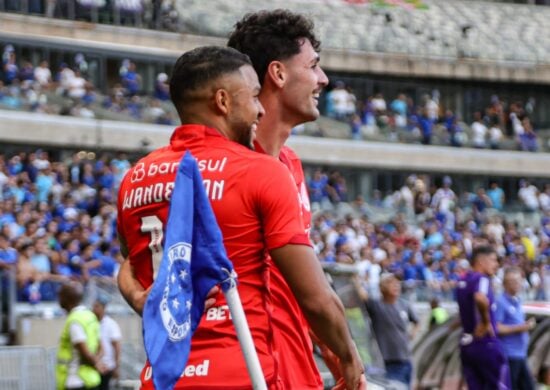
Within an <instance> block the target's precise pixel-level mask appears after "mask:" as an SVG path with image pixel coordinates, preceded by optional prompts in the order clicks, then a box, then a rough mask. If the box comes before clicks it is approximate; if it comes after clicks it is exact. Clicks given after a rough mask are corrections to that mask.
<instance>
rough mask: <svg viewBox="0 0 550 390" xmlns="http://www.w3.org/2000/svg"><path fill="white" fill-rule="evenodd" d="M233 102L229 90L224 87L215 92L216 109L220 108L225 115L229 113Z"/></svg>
mask: <svg viewBox="0 0 550 390" xmlns="http://www.w3.org/2000/svg"><path fill="white" fill-rule="evenodd" d="M230 103H231V97H230V95H229V92H228V91H227V90H225V89H223V88H220V89H218V90H217V91H216V93H215V94H214V104H215V105H216V109H217V110H219V111H220V112H221V113H223V114H224V115H227V114H228V113H229V105H230Z"/></svg>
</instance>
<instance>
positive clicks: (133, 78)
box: [120, 61, 141, 96]
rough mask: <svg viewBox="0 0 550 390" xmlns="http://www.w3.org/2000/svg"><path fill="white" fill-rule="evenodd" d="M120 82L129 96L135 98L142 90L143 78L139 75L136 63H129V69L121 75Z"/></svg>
mask: <svg viewBox="0 0 550 390" xmlns="http://www.w3.org/2000/svg"><path fill="white" fill-rule="evenodd" d="M120 82H121V84H122V86H123V87H124V88H125V90H126V95H128V96H134V95H135V94H137V93H138V92H139V91H140V90H141V76H140V75H139V74H138V73H137V70H136V64H135V63H133V62H132V61H129V63H128V68H127V69H126V70H124V71H123V72H122V74H121V77H120Z"/></svg>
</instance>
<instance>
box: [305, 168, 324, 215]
mask: <svg viewBox="0 0 550 390" xmlns="http://www.w3.org/2000/svg"><path fill="white" fill-rule="evenodd" d="M327 186H328V177H327V175H326V174H324V173H323V172H322V171H321V170H320V169H316V170H315V171H314V172H313V176H312V178H311V179H310V180H309V181H308V192H309V199H310V201H311V203H312V206H314V207H315V208H317V209H318V208H320V207H321V206H322V204H323V202H325V201H328V200H329V196H328V191H327Z"/></svg>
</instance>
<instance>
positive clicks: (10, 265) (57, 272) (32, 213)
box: [0, 150, 130, 302]
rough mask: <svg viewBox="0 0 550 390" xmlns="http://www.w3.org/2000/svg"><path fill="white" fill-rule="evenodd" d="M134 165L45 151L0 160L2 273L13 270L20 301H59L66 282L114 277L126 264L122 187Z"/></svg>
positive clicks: (123, 159) (23, 153)
mask: <svg viewBox="0 0 550 390" xmlns="http://www.w3.org/2000/svg"><path fill="white" fill-rule="evenodd" d="M129 167H130V163H129V162H128V160H127V159H126V158H125V157H124V155H120V156H118V157H116V158H108V157H107V156H100V157H99V158H97V159H96V158H95V155H93V154H86V153H77V154H75V155H74V156H73V157H72V159H71V161H69V162H60V161H51V160H50V158H49V156H48V153H47V152H45V151H42V150H37V151H35V152H29V153H26V152H21V153H18V154H15V155H13V156H4V155H2V156H1V157H0V186H1V189H2V190H1V191H0V199H1V200H2V202H1V205H2V206H1V207H2V210H1V212H0V269H13V270H14V271H15V274H16V281H17V294H18V299H19V300H21V301H30V302H39V301H40V300H55V299H56V287H57V285H58V283H59V282H61V281H63V280H69V279H76V280H80V281H83V282H86V281H88V280H89V279H90V278H92V277H98V278H102V279H106V280H107V281H108V280H111V281H112V282H114V275H115V271H116V269H117V265H118V264H119V262H120V261H121V259H120V251H119V246H118V242H117V237H116V206H115V201H116V193H117V188H118V187H117V186H118V183H119V182H120V180H121V179H122V176H123V175H124V173H125V172H126V170H127V169H128V168H129Z"/></svg>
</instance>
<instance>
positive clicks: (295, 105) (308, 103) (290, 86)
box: [281, 39, 328, 124]
mask: <svg viewBox="0 0 550 390" xmlns="http://www.w3.org/2000/svg"><path fill="white" fill-rule="evenodd" d="M281 62H282V63H283V64H284V65H285V69H286V72H287V77H288V78H287V80H286V82H285V87H284V94H283V96H284V98H283V105H284V106H285V109H286V110H285V111H286V113H287V114H288V115H290V116H291V117H292V118H293V119H295V122H296V124H299V123H304V122H309V121H312V120H315V119H317V117H319V108H318V105H319V95H320V93H321V90H322V89H323V88H324V87H325V86H326V85H327V84H328V78H327V75H326V74H325V72H324V71H323V70H322V69H321V67H320V66H319V53H317V52H316V51H315V49H313V46H312V45H311V42H310V41H309V40H308V39H304V40H303V43H302V45H301V49H300V53H298V54H296V55H295V56H292V57H291V58H289V59H287V60H284V61H281Z"/></svg>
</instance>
